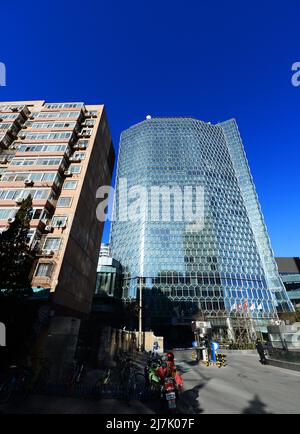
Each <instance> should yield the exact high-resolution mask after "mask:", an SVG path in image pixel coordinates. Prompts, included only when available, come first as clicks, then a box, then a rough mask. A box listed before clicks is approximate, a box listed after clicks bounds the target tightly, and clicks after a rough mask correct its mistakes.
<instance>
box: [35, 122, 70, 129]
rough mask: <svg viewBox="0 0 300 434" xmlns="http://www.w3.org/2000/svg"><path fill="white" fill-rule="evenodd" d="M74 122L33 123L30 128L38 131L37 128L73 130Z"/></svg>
mask: <svg viewBox="0 0 300 434" xmlns="http://www.w3.org/2000/svg"><path fill="white" fill-rule="evenodd" d="M75 125H76V122H74V121H71V122H33V124H32V125H31V128H34V129H39V128H45V129H46V128H48V129H56V128H74V127H75Z"/></svg>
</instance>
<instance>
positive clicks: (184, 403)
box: [179, 383, 205, 414]
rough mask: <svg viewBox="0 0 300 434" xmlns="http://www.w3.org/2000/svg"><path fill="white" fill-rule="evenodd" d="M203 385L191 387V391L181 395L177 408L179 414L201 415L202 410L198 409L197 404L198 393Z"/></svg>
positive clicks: (198, 405)
mask: <svg viewBox="0 0 300 434" xmlns="http://www.w3.org/2000/svg"><path fill="white" fill-rule="evenodd" d="M204 385H205V384H204V383H203V384H199V385H198V386H195V387H193V388H192V389H189V390H186V391H185V392H183V393H181V395H180V401H179V408H180V412H181V413H183V414H185V413H188V414H200V413H203V409H202V408H201V407H200V403H199V391H200V390H201V389H202V387H204Z"/></svg>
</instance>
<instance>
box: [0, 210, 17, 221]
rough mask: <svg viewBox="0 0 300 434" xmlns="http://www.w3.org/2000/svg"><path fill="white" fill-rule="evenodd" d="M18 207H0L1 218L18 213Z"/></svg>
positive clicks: (7, 217)
mask: <svg viewBox="0 0 300 434" xmlns="http://www.w3.org/2000/svg"><path fill="white" fill-rule="evenodd" d="M16 213H17V209H16V208H0V220H7V219H9V218H12V217H14V216H15V215H16Z"/></svg>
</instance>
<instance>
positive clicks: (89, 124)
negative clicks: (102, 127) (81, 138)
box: [85, 119, 96, 127]
mask: <svg viewBox="0 0 300 434" xmlns="http://www.w3.org/2000/svg"><path fill="white" fill-rule="evenodd" d="M85 123H86V125H87V126H88V127H93V126H94V125H95V123H96V121H95V120H93V119H87V120H86V121H85Z"/></svg>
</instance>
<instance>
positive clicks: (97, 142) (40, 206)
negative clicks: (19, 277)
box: [0, 101, 115, 313]
mask: <svg viewBox="0 0 300 434" xmlns="http://www.w3.org/2000/svg"><path fill="white" fill-rule="evenodd" d="M114 160H115V154H114V149H113V145H112V140H111V136H110V132H109V126H108V122H107V118H106V114H105V110H104V106H103V105H85V104H84V103H82V102H80V103H77V102H74V103H66V102H65V103H64V102H62V103H47V102H45V101H17V102H3V103H0V231H3V230H5V229H6V228H7V227H8V225H9V224H10V223H11V222H12V221H13V220H12V219H14V216H15V214H16V213H17V211H18V207H19V205H20V204H21V202H22V199H24V198H26V197H28V195H29V194H30V195H31V197H32V200H33V211H32V218H31V222H30V231H29V237H28V243H29V245H30V246H31V249H32V252H34V257H35V261H34V267H33V269H32V273H31V276H30V277H31V282H32V287H33V289H34V290H35V291H38V290H42V289H49V292H50V296H51V300H52V302H53V304H54V305H55V306H56V307H57V309H58V310H59V307H61V308H63V310H64V311H69V312H70V313H72V312H81V313H88V312H89V310H90V306H91V302H92V296H93V293H94V288H95V284H96V271H97V263H98V258H99V250H100V242H101V236H102V230H103V223H102V222H99V221H98V220H97V218H96V190H97V189H98V188H99V187H100V186H101V185H110V182H111V175H112V171H113V166H114Z"/></svg>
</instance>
